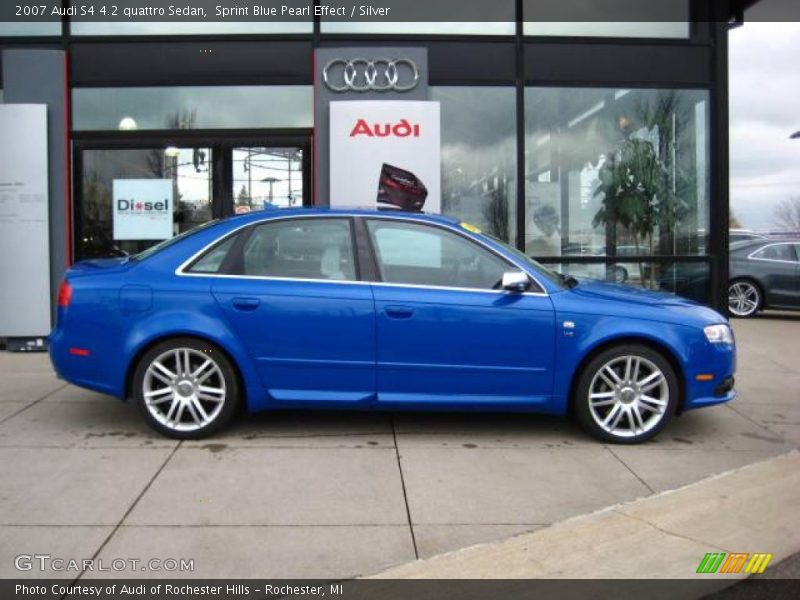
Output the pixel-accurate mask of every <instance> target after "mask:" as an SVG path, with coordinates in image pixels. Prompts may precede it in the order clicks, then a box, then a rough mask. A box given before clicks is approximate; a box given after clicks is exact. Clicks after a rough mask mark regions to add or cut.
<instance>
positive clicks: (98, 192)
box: [75, 148, 212, 260]
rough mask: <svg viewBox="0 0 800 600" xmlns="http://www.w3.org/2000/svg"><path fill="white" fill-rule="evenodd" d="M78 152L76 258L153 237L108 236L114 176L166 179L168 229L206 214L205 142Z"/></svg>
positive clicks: (177, 229) (141, 245) (129, 248)
mask: <svg viewBox="0 0 800 600" xmlns="http://www.w3.org/2000/svg"><path fill="white" fill-rule="evenodd" d="M82 158H83V179H82V181H81V186H82V187H81V197H80V198H81V205H80V209H79V210H80V215H81V218H80V222H79V225H80V229H79V231H78V234H79V237H78V239H77V240H76V244H75V247H76V255H77V258H78V259H79V260H80V259H85V258H96V257H106V256H121V255H125V254H135V253H138V252H141V251H142V250H144V249H146V248H148V247H150V246H152V245H154V244H156V243H157V242H158V240H145V239H142V240H117V239H114V221H113V219H114V207H113V205H112V202H113V190H114V180H118V179H142V180H168V181H170V182H171V187H172V202H171V205H172V207H173V214H172V221H173V226H172V235H177V234H180V233H183V232H184V231H188V230H190V229H193V228H194V227H196V226H198V225H200V224H202V223H205V222H207V221H209V220H211V177H212V176H211V169H210V165H211V149H210V148H168V149H167V151H165V149H164V148H150V149H136V150H85V151H83V153H82ZM143 218H144V219H146V218H147V217H146V216H144V217H143ZM143 226H145V227H146V221H144V225H143Z"/></svg>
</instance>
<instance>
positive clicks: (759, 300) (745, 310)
mask: <svg viewBox="0 0 800 600" xmlns="http://www.w3.org/2000/svg"><path fill="white" fill-rule="evenodd" d="M739 297H741V298H743V299H744V298H745V297H746V299H747V301H749V302H751V303H753V304H752V305H747V306H745V305H744V304H743V303H740V302H738V301H737V300H735V299H734V298H739ZM743 302H744V300H743ZM763 306H764V293H763V292H762V291H761V286H760V285H758V284H757V283H756V282H755V281H753V280H752V279H734V280H733V281H731V282H730V283H729V284H728V312H730V313H731V316H733V317H737V318H739V319H751V318H753V317H755V316H756V315H757V314H758V311H760V310H761V309H762V308H763Z"/></svg>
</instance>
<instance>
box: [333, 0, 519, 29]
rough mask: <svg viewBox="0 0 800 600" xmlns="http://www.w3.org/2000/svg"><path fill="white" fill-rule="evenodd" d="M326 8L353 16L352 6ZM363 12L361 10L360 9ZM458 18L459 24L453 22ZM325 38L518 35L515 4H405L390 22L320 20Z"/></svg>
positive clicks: (466, 0)
mask: <svg viewBox="0 0 800 600" xmlns="http://www.w3.org/2000/svg"><path fill="white" fill-rule="evenodd" d="M324 4H332V5H334V6H336V5H338V6H342V5H344V7H345V8H346V10H347V12H348V13H350V7H351V3H348V2H344V1H343V0H330V1H329V2H327V3H324ZM360 8H362V7H361V6H359V9H360ZM454 17H457V18H458V20H457V21H451V20H450V19H452V18H454ZM320 31H321V32H322V33H323V34H327V33H339V34H362V33H363V34H386V35H400V34H407V35H414V34H417V35H419V34H425V35H514V33H515V31H516V7H515V0H493V1H492V2H486V0H436V1H435V2H431V1H430V0H403V2H396V3H394V6H393V7H392V8H391V11H390V14H389V18H388V19H387V18H385V17H384V18H380V17H375V16H368V15H366V16H365V15H361V14H359V12H358V11H356V12H355V13H354V14H353V18H351V17H350V15H349V14H348V17H346V18H343V17H341V16H340V17H336V16H333V17H325V16H322V18H321V19H320Z"/></svg>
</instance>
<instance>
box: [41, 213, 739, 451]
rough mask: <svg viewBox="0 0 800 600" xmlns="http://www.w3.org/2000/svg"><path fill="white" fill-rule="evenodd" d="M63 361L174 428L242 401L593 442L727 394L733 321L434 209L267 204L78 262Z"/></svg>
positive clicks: (208, 418)
mask: <svg viewBox="0 0 800 600" xmlns="http://www.w3.org/2000/svg"><path fill="white" fill-rule="evenodd" d="M50 354H51V358H52V361H53V365H54V366H55V368H56V370H57V371H58V373H59V375H60V376H61V377H63V378H64V379H66V380H67V381H69V382H71V383H74V384H75V385H79V386H84V387H87V388H90V389H93V390H97V391H100V392H103V393H106V394H111V395H113V396H116V397H118V398H121V399H125V400H129V401H132V402H135V403H136V404H138V405H139V407H140V408H141V412H142V414H143V415H144V418H145V419H146V420H147V422H148V423H149V424H150V425H151V426H152V427H154V428H155V429H157V430H158V431H160V432H162V433H163V434H166V435H168V436H172V437H176V438H200V437H203V436H206V435H208V434H210V433H212V432H214V431H216V430H218V429H219V428H220V427H222V426H223V425H224V424H225V423H226V422H228V420H229V419H230V418H231V417H232V415H233V414H234V413H235V412H236V410H237V407H239V406H240V405H244V406H245V407H246V408H247V409H248V410H249V411H251V412H253V411H259V410H265V409H276V408H283V409H285V408H315V409H319V408H325V409H329V408H341V409H368V410H377V409H384V410H403V409H409V410H451V411H459V410H471V411H473V410H486V411H508V412H512V411H516V412H541V413H549V414H567V413H571V414H573V415H574V416H575V418H577V420H578V421H579V422H580V423H581V424H582V425H583V427H584V428H586V429H587V430H588V431H589V432H590V433H592V434H594V435H595V436H596V437H598V438H600V439H601V440H604V441H609V442H620V443H635V442H641V441H644V440H647V439H649V438H651V437H653V436H654V435H656V434H657V433H658V432H659V431H660V430H661V429H663V428H664V426H665V425H666V424H667V422H668V421H669V419H670V418H671V417H672V415H674V414H676V413H680V412H681V411H686V410H690V409H695V408H700V407H703V406H709V405H713V404H718V403H720V402H726V401H728V400H731V399H732V398H733V397H734V395H735V392H734V390H733V374H734V369H735V355H736V353H735V345H734V339H733V334H732V332H731V329H730V327H729V326H728V323H727V320H726V319H725V318H724V317H723V316H721V315H720V314H718V313H716V312H715V311H713V310H711V309H709V308H706V307H703V306H701V305H699V304H697V303H695V302H692V301H689V300H685V299H682V298H679V297H676V296H670V295H667V294H664V293H658V292H651V291H646V290H642V289H636V288H633V287H627V286H624V285H618V284H613V283H607V282H602V281H594V280H583V279H581V280H576V279H574V278H572V277H569V276H564V275H560V274H557V273H554V272H552V271H550V270H548V269H547V268H545V267H543V266H542V265H540V264H538V263H537V262H535V261H533V260H531V259H530V258H528V257H527V256H525V255H524V254H522V253H520V252H518V251H517V250H515V249H513V248H512V247H510V246H508V245H507V244H505V243H503V242H501V241H499V240H497V239H495V238H493V237H492V236H489V235H486V234H484V233H481V232H480V231H479V230H478V229H477V228H475V227H473V226H471V225H468V224H465V223H459V222H458V221H454V220H452V219H448V218H445V217H438V216H430V215H421V214H405V213H399V212H391V213H387V212H374V211H366V210H357V211H343V210H324V209H303V210H298V209H293V210H270V211H265V212H260V213H251V214H248V215H242V216H237V217H232V218H229V219H225V220H221V221H214V222H211V223H209V224H207V225H204V226H202V227H199V228H197V229H194V230H192V231H190V232H188V233H185V234H183V235H180V236H178V237H175V238H172V239H170V240H168V241H165V242H163V243H161V244H159V245H157V246H154V247H152V248H150V249H149V250H146V251H145V252H142V253H141V254H138V255H135V256H131V257H126V258H116V259H102V260H89V261H83V262H79V263H77V264H76V265H75V266H74V267H72V268H71V269H70V270H69V271H68V272H67V275H66V277H65V279H64V281H63V283H62V285H61V289H60V292H59V296H58V323H57V326H56V328H55V329H54V330H53V332H52V334H51V337H50Z"/></svg>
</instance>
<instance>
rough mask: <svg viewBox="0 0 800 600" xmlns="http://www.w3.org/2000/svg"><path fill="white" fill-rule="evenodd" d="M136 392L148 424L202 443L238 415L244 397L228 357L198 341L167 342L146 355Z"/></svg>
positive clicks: (136, 375) (137, 375)
mask: <svg viewBox="0 0 800 600" xmlns="http://www.w3.org/2000/svg"><path fill="white" fill-rule="evenodd" d="M132 391H133V396H134V398H135V400H136V402H137V404H138V405H139V408H140V410H141V411H142V414H143V415H144V418H145V420H146V421H147V422H148V424H149V425H150V426H151V427H153V428H154V429H156V430H157V431H159V432H161V433H163V434H164V435H167V436H169V437H173V438H178V439H198V438H202V437H205V436H207V435H209V434H211V433H213V432H214V431H216V430H218V429H219V428H220V427H222V426H223V425H225V424H226V423H227V422H228V421H229V420H230V418H231V417H232V416H233V414H234V412H235V409H236V404H237V403H238V398H239V384H238V380H237V377H236V373H235V371H234V369H233V366H232V365H231V363H230V361H229V360H228V358H227V357H226V356H225V354H223V353H222V352H221V351H220V350H219V349H218V348H216V347H215V346H212V345H211V344H208V343H206V342H203V341H202V340H198V339H195V338H176V339H171V340H166V341H164V342H161V343H159V344H156V345H155V346H153V347H152V348H150V349H149V350H148V351H147V352H145V353H144V355H143V356H142V357H141V359H140V360H139V363H138V365H137V367H136V371H135V373H134V380H133V390H132Z"/></svg>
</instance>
